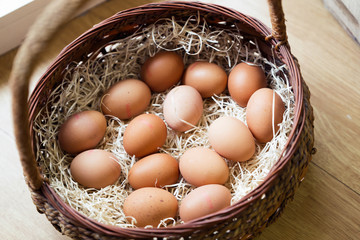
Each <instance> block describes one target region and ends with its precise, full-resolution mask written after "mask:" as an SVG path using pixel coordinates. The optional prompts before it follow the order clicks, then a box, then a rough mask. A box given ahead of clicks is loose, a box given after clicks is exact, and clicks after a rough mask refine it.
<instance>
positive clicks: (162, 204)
mask: <svg viewBox="0 0 360 240" xmlns="http://www.w3.org/2000/svg"><path fill="white" fill-rule="evenodd" d="M123 210H124V214H125V216H127V219H128V221H129V222H132V220H133V218H134V219H135V220H136V223H135V225H136V226H138V227H145V226H148V225H151V226H153V227H157V226H158V224H159V223H160V221H161V220H163V219H165V218H174V217H175V216H176V214H177V210H178V202H177V199H176V198H175V196H174V195H172V194H171V193H170V192H168V191H166V190H164V189H161V188H156V187H145V188H140V189H138V190H135V191H134V192H132V193H131V194H130V195H129V196H128V197H127V198H126V199H125V202H124V208H123Z"/></svg>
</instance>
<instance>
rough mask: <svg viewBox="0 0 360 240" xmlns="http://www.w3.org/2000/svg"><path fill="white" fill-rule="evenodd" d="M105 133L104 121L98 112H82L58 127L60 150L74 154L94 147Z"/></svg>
mask: <svg viewBox="0 0 360 240" xmlns="http://www.w3.org/2000/svg"><path fill="white" fill-rule="evenodd" d="M105 131H106V119H105V117H104V115H103V114H101V113H100V112H98V111H92V110H89V111H83V112H79V113H75V114H74V115H72V116H71V117H69V118H68V119H67V120H66V121H65V122H64V123H63V124H62V125H61V127H60V129H59V134H58V140H59V144H60V148H61V149H62V150H64V151H66V152H68V153H71V154H75V153H79V152H82V151H85V150H88V149H91V148H94V147H96V145H98V144H99V142H100V141H101V140H102V139H103V137H104V135H105Z"/></svg>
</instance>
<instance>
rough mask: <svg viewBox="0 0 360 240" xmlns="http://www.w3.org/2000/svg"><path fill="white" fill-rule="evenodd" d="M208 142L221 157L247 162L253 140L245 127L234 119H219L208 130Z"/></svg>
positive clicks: (251, 151) (252, 151)
mask: <svg viewBox="0 0 360 240" xmlns="http://www.w3.org/2000/svg"><path fill="white" fill-rule="evenodd" d="M208 136H209V142H210V144H211V146H212V147H213V148H214V150H215V151H216V152H217V153H219V154H220V155H221V156H223V157H225V158H227V159H229V160H232V161H236V162H244V161H246V160H249V159H250V158H251V157H252V155H254V153H255V140H254V138H253V136H252V134H251V132H250V130H249V129H248V128H247V127H246V125H245V124H244V123H243V122H242V121H240V120H239V119H237V118H235V117H220V118H218V119H216V120H215V121H214V122H213V123H212V124H211V125H210V127H209V130H208Z"/></svg>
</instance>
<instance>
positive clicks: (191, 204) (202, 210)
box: [179, 184, 231, 222]
mask: <svg viewBox="0 0 360 240" xmlns="http://www.w3.org/2000/svg"><path fill="white" fill-rule="evenodd" d="M230 204H231V193H230V190H229V189H227V188H226V187H225V186H223V185H219V184H208V185H204V186H201V187H198V188H195V189H194V190H192V191H191V192H190V193H189V194H188V195H187V196H186V197H185V198H184V199H183V200H182V201H181V204H180V207H179V215H180V218H181V220H183V221H184V222H188V221H190V220H193V219H195V218H199V217H203V216H206V215H208V214H211V213H215V212H217V211H219V210H221V209H224V208H226V207H228V206H230Z"/></svg>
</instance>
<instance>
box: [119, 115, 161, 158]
mask: <svg viewBox="0 0 360 240" xmlns="http://www.w3.org/2000/svg"><path fill="white" fill-rule="evenodd" d="M166 137H167V129H166V125H165V123H164V121H163V120H162V119H161V118H160V117H158V116H156V115H155V114H141V115H139V116H137V117H135V118H134V119H133V120H131V121H130V123H129V125H128V126H127V127H126V129H125V132H124V136H123V145H124V149H125V151H126V152H127V153H128V154H129V155H135V157H143V156H146V155H149V154H151V153H154V152H157V151H158V150H159V148H160V147H162V146H163V145H164V143H165V141H166Z"/></svg>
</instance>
